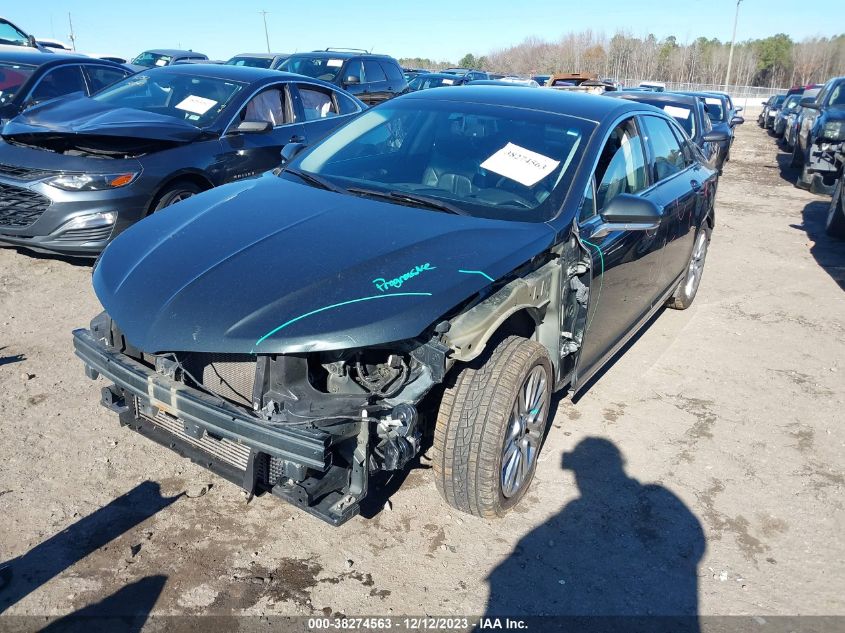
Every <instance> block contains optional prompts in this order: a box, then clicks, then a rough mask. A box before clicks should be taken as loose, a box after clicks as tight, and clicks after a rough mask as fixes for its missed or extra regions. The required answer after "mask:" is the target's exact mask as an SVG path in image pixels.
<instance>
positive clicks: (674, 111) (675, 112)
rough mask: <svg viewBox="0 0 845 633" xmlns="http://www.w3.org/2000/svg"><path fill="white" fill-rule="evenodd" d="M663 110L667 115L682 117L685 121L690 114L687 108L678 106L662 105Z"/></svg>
mask: <svg viewBox="0 0 845 633" xmlns="http://www.w3.org/2000/svg"><path fill="white" fill-rule="evenodd" d="M663 111H664V112H665V113H666V114H668V115H669V116H672V117H675V118H676V119H683V120H684V121H686V120H687V119H688V118H689V115H690V110H689V108H679V107H677V106H671V105H667V106H663Z"/></svg>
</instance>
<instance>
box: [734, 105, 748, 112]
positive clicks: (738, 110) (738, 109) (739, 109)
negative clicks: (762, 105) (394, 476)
mask: <svg viewBox="0 0 845 633" xmlns="http://www.w3.org/2000/svg"><path fill="white" fill-rule="evenodd" d="M744 109H745V108H743V107H742V106H737V107H735V108H734V110H735V111H736V112H742V111H743V110H744Z"/></svg>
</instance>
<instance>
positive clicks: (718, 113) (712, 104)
mask: <svg viewBox="0 0 845 633" xmlns="http://www.w3.org/2000/svg"><path fill="white" fill-rule="evenodd" d="M704 105H705V107H706V109H707V110H706V111H707V116H708V117H709V118H710V120H711V121H713V122H714V123H721V122H722V121H724V120H725V114H726V112H725V108H724V107H723V103H722V100H721V99H719V97H704Z"/></svg>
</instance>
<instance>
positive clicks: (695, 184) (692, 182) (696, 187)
mask: <svg viewBox="0 0 845 633" xmlns="http://www.w3.org/2000/svg"><path fill="white" fill-rule="evenodd" d="M689 185H690V187H691V188H692V190H693V191H694V192H695V193H701V192H702V191H703V189H702V187H701V183H700V182H698V181H697V180H690V181H689Z"/></svg>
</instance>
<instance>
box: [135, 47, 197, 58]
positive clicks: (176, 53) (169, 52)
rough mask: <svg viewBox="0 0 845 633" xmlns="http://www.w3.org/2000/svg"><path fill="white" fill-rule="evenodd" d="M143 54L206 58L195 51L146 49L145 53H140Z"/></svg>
mask: <svg viewBox="0 0 845 633" xmlns="http://www.w3.org/2000/svg"><path fill="white" fill-rule="evenodd" d="M144 53H154V54H155V55H170V56H171V57H177V56H179V55H188V56H190V55H201V56H202V57H206V55H205V54H203V53H198V52H197V51H186V50H182V49H179V48H148V49H147V50H145V51H141V54H142V55H143V54H144Z"/></svg>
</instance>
